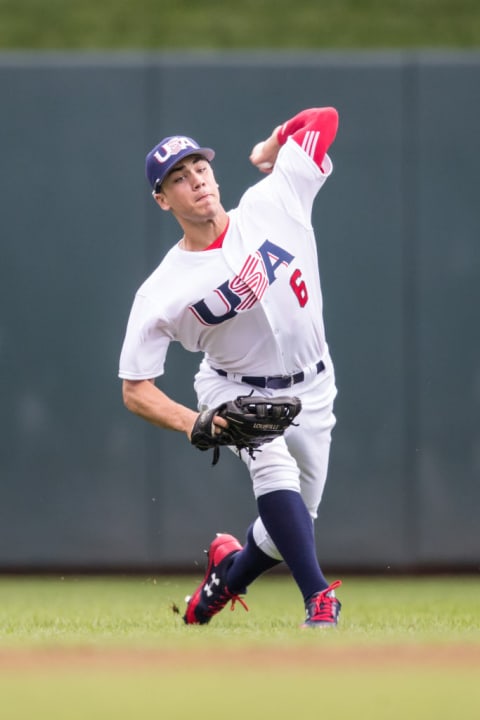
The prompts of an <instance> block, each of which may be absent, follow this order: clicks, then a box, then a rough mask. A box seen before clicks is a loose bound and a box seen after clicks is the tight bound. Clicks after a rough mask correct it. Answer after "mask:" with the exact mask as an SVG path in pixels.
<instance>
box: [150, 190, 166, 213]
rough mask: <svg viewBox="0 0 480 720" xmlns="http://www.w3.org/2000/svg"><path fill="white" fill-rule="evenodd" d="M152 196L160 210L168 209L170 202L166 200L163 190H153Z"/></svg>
mask: <svg viewBox="0 0 480 720" xmlns="http://www.w3.org/2000/svg"><path fill="white" fill-rule="evenodd" d="M152 197H153V199H154V200H155V202H156V203H157V205H159V206H160V207H161V208H162V210H170V204H169V203H168V202H167V198H166V197H165V194H164V193H163V192H155V190H154V191H153V192H152Z"/></svg>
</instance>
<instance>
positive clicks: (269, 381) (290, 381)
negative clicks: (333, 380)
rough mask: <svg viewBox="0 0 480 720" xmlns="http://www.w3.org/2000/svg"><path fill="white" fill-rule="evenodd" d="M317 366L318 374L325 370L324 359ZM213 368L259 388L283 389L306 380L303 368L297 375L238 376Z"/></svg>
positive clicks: (223, 374) (221, 373) (219, 372)
mask: <svg viewBox="0 0 480 720" xmlns="http://www.w3.org/2000/svg"><path fill="white" fill-rule="evenodd" d="M315 367H316V369H317V375H318V374H319V373H321V372H322V371H323V370H325V364H324V362H323V360H319V361H318V362H317V363H316V365H315ZM212 370H215V372H216V373H218V374H219V375H222V377H230V378H232V379H235V380H236V381H237V382H238V381H240V382H243V383H246V384H247V385H254V386H255V387H259V388H269V389H270V390H282V389H283V388H289V387H292V385H296V384H297V383H301V382H303V381H304V380H305V373H304V372H303V370H300V372H298V373H295V375H270V376H267V377H251V376H249V375H243V376H242V377H237V376H236V375H233V374H232V373H228V372H227V371H226V370H220V369H219V368H212Z"/></svg>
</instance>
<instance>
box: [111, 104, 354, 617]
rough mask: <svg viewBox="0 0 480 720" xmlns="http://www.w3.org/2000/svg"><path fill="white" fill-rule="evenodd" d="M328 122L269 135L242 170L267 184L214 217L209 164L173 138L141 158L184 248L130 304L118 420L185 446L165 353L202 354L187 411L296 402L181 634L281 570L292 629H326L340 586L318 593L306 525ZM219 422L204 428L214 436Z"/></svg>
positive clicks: (319, 353)
mask: <svg viewBox="0 0 480 720" xmlns="http://www.w3.org/2000/svg"><path fill="white" fill-rule="evenodd" d="M337 126H338V114H337V111H336V110H335V109H334V108H332V107H320V108H310V109H306V110H303V111H302V112H300V113H298V114H297V115H295V116H294V117H292V118H291V119H290V120H288V121H286V122H284V123H283V124H282V125H280V126H278V127H276V128H275V129H274V131H273V132H272V134H271V135H270V136H269V137H268V138H267V139H266V140H265V141H263V142H261V143H258V144H257V145H256V146H255V147H254V149H253V150H252V153H251V155H250V161H251V162H252V163H253V165H254V166H256V167H257V168H258V169H259V171H260V172H261V173H263V174H264V176H265V177H262V178H261V179H260V180H259V182H257V183H256V184H254V185H253V186H252V187H250V188H248V189H247V190H246V192H245V193H244V195H243V196H242V197H241V199H240V202H239V204H238V206H237V207H236V208H235V209H233V210H230V211H229V212H226V210H225V209H224V208H223V206H222V204H221V200H220V194H219V188H218V185H217V182H216V180H215V176H214V172H213V169H212V166H211V161H212V160H213V158H214V155H215V153H214V151H213V150H212V149H211V148H207V147H201V146H200V145H199V144H198V143H197V142H196V141H195V140H193V139H192V138H189V137H185V136H171V137H167V138H165V139H163V140H162V141H161V142H160V143H158V145H156V146H155V147H154V148H153V149H152V150H151V151H150V152H149V153H148V155H147V157H146V176H147V179H148V181H149V183H150V185H151V188H152V194H153V198H154V200H155V202H156V203H157V204H158V206H159V207H160V208H161V210H163V211H166V212H170V213H172V214H173V216H174V217H175V218H176V220H177V221H178V224H179V225H180V228H181V231H182V233H183V234H182V237H181V238H180V240H178V242H176V243H175V245H173V247H171V248H170V250H169V251H168V252H167V253H166V255H165V257H164V258H163V260H162V262H161V263H160V265H159V266H158V267H157V268H156V270H154V271H153V273H152V274H151V275H150V277H149V278H148V279H147V280H146V281H145V282H144V283H143V285H142V286H141V287H140V289H139V290H138V292H137V293H136V296H135V300H134V303H133V306H132V309H131V313H130V318H129V321H128V326H127V331H126V336H125V339H124V344H123V348H122V352H121V357H120V369H119V376H120V378H122V379H123V398H124V402H125V405H126V407H127V408H128V409H129V410H130V411H132V412H133V413H135V414H137V415H139V416H141V417H142V418H144V419H145V420H147V421H149V422H151V423H153V424H155V425H157V426H159V427H161V428H167V429H170V430H177V431H181V432H184V433H185V434H186V436H187V438H188V439H189V440H191V437H192V429H193V426H194V424H195V422H196V421H197V419H198V417H199V412H198V411H196V410H193V409H191V408H188V407H185V406H183V405H181V404H179V403H177V402H175V400H174V399H173V398H170V397H168V396H167V395H166V394H165V393H164V392H163V391H162V390H161V389H160V388H159V387H157V385H156V384H155V380H156V378H158V377H160V376H161V375H162V374H163V372H164V362H165V356H166V354H167V350H168V346H169V344H170V342H172V341H178V342H180V343H181V344H182V345H183V347H184V348H185V349H186V350H189V351H192V352H197V351H202V352H203V359H202V361H201V363H200V367H199V370H198V372H197V374H196V375H195V380H194V388H195V391H196V394H197V397H198V407H199V410H201V411H203V410H205V409H212V408H216V407H217V406H218V405H219V404H221V403H224V402H226V401H228V400H231V399H232V398H235V397H237V396H239V395H248V394H249V393H250V392H255V394H256V395H261V396H263V397H265V398H275V397H277V396H279V395H285V394H289V395H295V396H296V397H297V398H299V399H300V400H301V405H302V410H301V413H300V415H299V417H298V422H297V423H296V424H295V425H292V426H291V427H289V428H288V429H287V430H286V431H285V433H284V435H282V436H281V437H278V438H276V439H274V440H273V441H272V442H269V443H268V444H265V445H263V446H262V448H261V449H262V452H259V453H258V454H256V455H255V457H254V458H252V457H251V456H250V455H249V454H248V453H246V452H240V453H239V455H240V458H241V460H242V461H243V462H244V463H245V465H246V466H247V469H248V471H249V474H250V478H251V482H252V486H253V492H254V496H255V499H256V503H257V508H258V517H257V518H256V519H255V520H254V521H253V522H252V524H251V526H250V527H249V528H248V530H247V533H246V541H245V544H244V546H243V547H242V545H241V543H240V542H239V541H238V540H237V539H236V538H235V537H233V536H232V535H229V534H225V533H221V534H218V535H217V536H216V537H215V539H214V540H213V541H212V543H211V545H210V548H209V551H208V567H207V571H206V574H205V577H204V578H203V580H202V582H201V584H200V585H199V586H198V588H197V589H196V590H195V591H194V593H193V595H192V596H191V597H190V598H187V607H186V611H185V615H184V621H185V623H187V624H205V623H208V622H209V621H210V620H211V618H212V617H213V616H214V615H216V614H217V613H218V612H219V611H221V610H222V609H223V608H224V607H225V606H226V605H227V603H228V602H229V601H231V602H232V607H233V606H234V604H235V602H237V601H240V602H241V603H242V604H243V605H245V603H244V601H243V599H242V598H241V596H242V595H244V594H245V593H246V591H247V587H248V586H249V585H250V584H251V583H252V582H253V581H254V580H255V579H256V578H257V577H259V576H260V575H261V574H262V573H264V572H266V571H267V570H269V569H270V568H272V567H274V566H275V565H277V564H278V563H280V562H285V563H286V565H287V566H288V568H289V570H290V572H291V574H292V576H293V578H294V580H295V582H296V584H297V585H298V588H299V591H300V593H301V595H302V598H303V602H304V604H305V611H306V618H305V621H304V623H303V625H302V627H323V626H334V625H336V624H337V621H338V617H339V612H340V607H341V605H340V602H339V600H338V599H337V598H336V596H335V589H336V588H337V587H338V586H339V585H340V584H341V582H340V581H339V580H337V581H335V582H333V583H330V582H329V581H328V580H327V579H326V578H325V577H324V575H323V572H322V570H321V567H320V565H319V561H318V558H317V554H316V547H315V538H314V526H313V521H314V519H315V518H316V517H317V511H318V507H319V504H320V500H321V497H322V492H323V489H324V485H325V481H326V477H327V466H328V458H329V450H330V441H331V431H332V429H333V427H334V424H335V417H334V413H333V403H334V398H335V395H336V386H335V376H334V369H333V365H332V360H331V357H330V354H329V349H328V345H327V342H326V339H325V330H324V323H323V319H322V294H321V286H320V277H319V269H318V258H317V245H316V241H315V237H314V231H313V228H312V224H311V212H312V206H313V202H314V200H315V197H316V195H317V193H318V191H319V190H320V188H321V187H322V186H323V184H324V182H325V181H326V179H327V178H328V177H329V176H330V174H331V172H332V162H331V159H330V157H329V155H328V154H327V151H328V149H329V147H330V145H331V144H332V142H333V141H334V139H335V136H336V133H337ZM227 424H228V423H227V421H225V420H224V419H223V418H221V417H219V416H217V415H215V416H214V418H213V426H212V432H213V433H215V432H221V431H222V428H225V427H226V426H227Z"/></svg>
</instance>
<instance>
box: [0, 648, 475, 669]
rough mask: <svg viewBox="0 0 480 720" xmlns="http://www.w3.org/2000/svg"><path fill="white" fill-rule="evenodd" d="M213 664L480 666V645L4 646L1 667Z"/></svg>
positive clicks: (237, 666) (201, 666)
mask: <svg viewBox="0 0 480 720" xmlns="http://www.w3.org/2000/svg"><path fill="white" fill-rule="evenodd" d="M210 667H212V668H215V667H216V668H219V667H221V668H228V669H242V670H245V669H247V668H249V669H252V670H255V669H260V668H272V667H284V668H291V669H292V670H293V669H296V670H299V671H302V670H305V669H306V668H310V669H311V668H312V667H313V668H317V667H329V668H335V667H338V668H343V669H356V670H359V669H363V668H365V669H366V670H369V669H372V668H375V669H385V670H388V669H395V668H401V667H403V668H407V667H408V668H410V669H411V668H415V667H419V668H420V667H432V668H452V669H453V668H477V667H478V668H479V669H480V647H479V646H477V645H431V646H427V645H401V646H395V645H391V646H375V647H371V646H368V647H366V646H365V647H357V646H355V647H333V648H332V647H331V646H330V647H318V648H311V647H308V648H301V647H293V648H278V647H272V648H247V649H242V648H235V649H225V648H215V649H204V648H203V649H183V650H179V649H165V650H160V649H148V650H147V649H141V650H140V649H138V650H137V649H127V648H122V649H117V648H115V649H113V648H109V649H104V648H102V649H99V648H89V647H88V648H87V647H81V648H52V649H46V648H39V649H16V648H15V649H13V648H12V649H6V648H3V649H0V672H1V673H5V672H24V671H26V670H29V671H43V672H48V671H66V672H69V671H77V670H81V669H82V670H83V669H84V670H89V669H91V670H114V671H117V670H122V669H124V670H127V671H129V672H130V671H134V670H141V671H144V670H148V669H156V668H158V669H164V668H169V669H176V668H179V669H180V668H181V669H182V670H186V669H189V668H193V669H197V670H200V669H201V670H208V669H209V668H210Z"/></svg>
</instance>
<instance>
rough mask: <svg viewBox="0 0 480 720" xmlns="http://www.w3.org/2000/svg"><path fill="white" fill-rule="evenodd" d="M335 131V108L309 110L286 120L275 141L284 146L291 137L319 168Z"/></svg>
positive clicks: (336, 125) (336, 114) (336, 124)
mask: <svg viewBox="0 0 480 720" xmlns="http://www.w3.org/2000/svg"><path fill="white" fill-rule="evenodd" d="M337 129H338V112H337V111H336V110H335V108H333V107H324V108H309V109H308V110H302V112H300V113H298V115H295V116H294V117H293V118H291V119H290V120H287V122H285V123H284V124H283V125H282V126H281V127H280V129H279V130H278V132H277V139H278V142H279V143H280V145H284V144H285V143H286V142H287V139H288V138H289V137H291V138H292V139H293V140H294V141H295V142H296V143H297V144H298V145H299V146H300V147H301V148H302V150H304V152H306V154H307V155H309V157H311V158H312V160H313V161H314V162H315V163H316V165H318V167H319V168H321V165H322V162H323V158H324V157H325V153H326V152H327V151H328V148H329V147H330V145H331V144H332V143H333V141H334V140H335V136H336V134H337Z"/></svg>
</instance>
